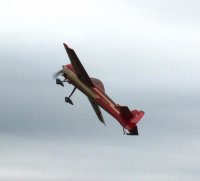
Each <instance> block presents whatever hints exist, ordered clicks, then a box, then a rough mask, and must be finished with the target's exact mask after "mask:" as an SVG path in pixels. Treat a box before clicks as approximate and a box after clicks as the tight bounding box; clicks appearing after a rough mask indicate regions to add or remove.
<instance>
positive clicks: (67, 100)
mask: <svg viewBox="0 0 200 181" xmlns="http://www.w3.org/2000/svg"><path fill="white" fill-rule="evenodd" d="M65 102H67V103H69V104H71V105H74V104H73V102H72V100H71V99H70V98H69V97H65Z"/></svg>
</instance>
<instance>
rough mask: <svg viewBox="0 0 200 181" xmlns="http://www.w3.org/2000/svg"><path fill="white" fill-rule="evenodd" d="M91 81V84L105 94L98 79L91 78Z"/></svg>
mask: <svg viewBox="0 0 200 181" xmlns="http://www.w3.org/2000/svg"><path fill="white" fill-rule="evenodd" d="M91 80H92V83H93V84H94V85H95V86H96V87H98V88H100V89H101V90H102V91H103V92H105V88H104V85H103V83H102V82H101V81H100V80H99V79H96V78H92V77H91Z"/></svg>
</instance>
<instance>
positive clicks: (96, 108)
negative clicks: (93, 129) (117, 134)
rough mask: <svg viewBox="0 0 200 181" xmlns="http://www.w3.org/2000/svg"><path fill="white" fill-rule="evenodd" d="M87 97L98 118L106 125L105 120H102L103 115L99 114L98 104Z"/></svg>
mask: <svg viewBox="0 0 200 181" xmlns="http://www.w3.org/2000/svg"><path fill="white" fill-rule="evenodd" d="M88 99H89V101H90V103H91V105H92V107H93V109H94V111H95V113H96V115H97V117H98V118H99V120H100V121H101V122H102V123H103V124H104V125H106V123H105V121H104V119H103V115H102V114H101V110H100V108H99V106H98V105H97V104H96V102H94V101H93V100H92V99H91V98H89V97H88Z"/></svg>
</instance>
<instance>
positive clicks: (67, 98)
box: [65, 87, 76, 105]
mask: <svg viewBox="0 0 200 181" xmlns="http://www.w3.org/2000/svg"><path fill="white" fill-rule="evenodd" d="M75 90H76V87H74V89H73V91H72V93H71V94H70V95H69V97H65V102H67V103H69V104H71V105H74V104H73V102H72V100H71V99H70V97H71V96H72V95H73V94H74V92H75Z"/></svg>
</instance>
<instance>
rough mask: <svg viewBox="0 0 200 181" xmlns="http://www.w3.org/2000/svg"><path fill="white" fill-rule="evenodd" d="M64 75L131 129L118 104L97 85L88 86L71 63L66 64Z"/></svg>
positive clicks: (125, 126)
mask: <svg viewBox="0 0 200 181" xmlns="http://www.w3.org/2000/svg"><path fill="white" fill-rule="evenodd" d="M63 73H64V77H65V78H66V79H67V80H68V81H69V83H70V84H72V85H74V86H75V87H77V88H78V89H79V90H80V91H81V92H82V93H83V94H85V95H86V96H88V97H89V98H91V99H92V100H94V101H95V102H96V103H97V104H98V105H99V106H100V107H102V108H103V109H104V110H105V111H106V112H108V113H109V114H110V115H112V116H113V117H114V118H115V119H117V120H118V122H119V123H120V124H121V125H122V126H123V127H124V128H126V129H129V126H128V125H127V121H125V120H124V119H122V117H121V115H120V111H119V110H118V109H117V106H118V105H117V104H115V103H114V102H113V101H112V100H111V99H110V98H109V97H108V96H107V95H106V94H105V93H103V91H101V90H100V89H98V88H97V87H88V86H86V85H85V84H84V83H83V82H82V81H81V80H80V79H79V78H78V76H77V75H76V73H75V72H74V71H73V70H72V68H71V65H70V64H69V65H66V66H64V68H63Z"/></svg>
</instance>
